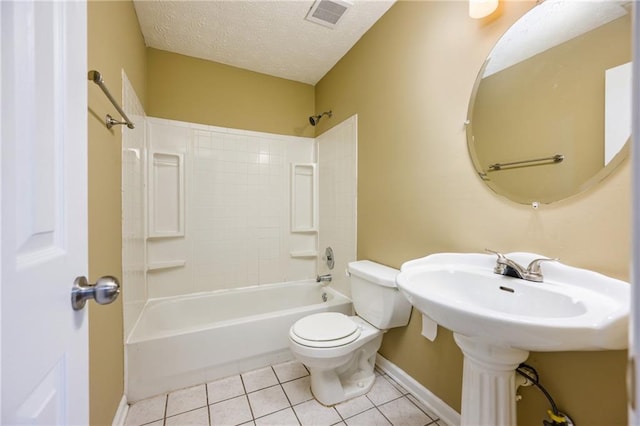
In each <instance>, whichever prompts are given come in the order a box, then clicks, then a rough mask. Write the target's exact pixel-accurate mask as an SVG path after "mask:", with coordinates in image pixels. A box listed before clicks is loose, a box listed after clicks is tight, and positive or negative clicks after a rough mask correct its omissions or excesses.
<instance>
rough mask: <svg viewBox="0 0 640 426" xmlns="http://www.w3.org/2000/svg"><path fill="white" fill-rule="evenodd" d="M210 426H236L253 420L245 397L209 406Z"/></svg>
mask: <svg viewBox="0 0 640 426" xmlns="http://www.w3.org/2000/svg"><path fill="white" fill-rule="evenodd" d="M209 413H210V414H211V425H212V426H213V425H225V426H226V425H238V424H241V423H244V422H248V421H251V420H253V417H252V416H251V410H250V409H249V401H248V400H247V397H246V396H245V395H242V396H239V397H237V398H233V399H228V400H226V401H222V402H218V403H216V404H212V405H210V406H209Z"/></svg>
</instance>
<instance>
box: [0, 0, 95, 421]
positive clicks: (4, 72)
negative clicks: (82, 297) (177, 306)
mask: <svg viewBox="0 0 640 426" xmlns="http://www.w3.org/2000/svg"><path fill="white" fill-rule="evenodd" d="M0 18H1V30H2V50H1V55H2V66H1V68H0V76H1V81H2V86H1V88H0V95H1V100H2V101H1V103H0V115H1V118H2V120H1V121H0V130H1V135H2V136H1V142H2V146H1V151H0V173H1V187H0V206H1V222H0V251H1V259H2V262H1V264H0V269H1V281H0V290H1V291H0V301H1V306H2V308H1V337H2V339H1V361H2V362H1V370H0V376H1V379H2V390H1V404H2V406H1V407H0V411H1V412H2V420H1V421H2V424H5V425H13V424H40V425H53V424H61V425H76V424H78V425H79V424H88V419H89V416H88V347H87V342H88V339H87V325H88V324H87V320H88V317H87V310H86V309H84V310H81V311H74V310H73V309H72V308H71V302H70V299H71V296H70V292H71V286H72V284H73V281H74V279H75V277H76V276H79V275H86V273H87V85H88V81H87V44H86V39H87V34H86V26H87V23H86V22H87V21H86V4H85V3H84V2H82V1H35V2H33V1H16V2H10V1H4V0H3V1H1V2H0Z"/></svg>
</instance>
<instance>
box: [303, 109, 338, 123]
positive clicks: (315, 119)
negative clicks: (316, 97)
mask: <svg viewBox="0 0 640 426" xmlns="http://www.w3.org/2000/svg"><path fill="white" fill-rule="evenodd" d="M323 115H326V116H328V117H331V116H332V115H333V113H332V112H331V111H325V112H323V113H322V114H318V115H312V116H311V117H309V123H311V125H312V126H315V125H316V124H318V123H319V122H320V119H321V118H322V116H323Z"/></svg>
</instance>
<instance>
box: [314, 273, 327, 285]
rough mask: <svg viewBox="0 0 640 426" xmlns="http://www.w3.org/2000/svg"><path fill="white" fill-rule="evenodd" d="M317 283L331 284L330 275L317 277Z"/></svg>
mask: <svg viewBox="0 0 640 426" xmlns="http://www.w3.org/2000/svg"><path fill="white" fill-rule="evenodd" d="M316 282H317V283H329V282H331V274H324V275H318V276H317V277H316Z"/></svg>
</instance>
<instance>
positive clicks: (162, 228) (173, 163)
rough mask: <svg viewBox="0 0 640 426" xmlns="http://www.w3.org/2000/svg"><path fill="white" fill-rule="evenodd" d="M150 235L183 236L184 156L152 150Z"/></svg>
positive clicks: (154, 236)
mask: <svg viewBox="0 0 640 426" xmlns="http://www.w3.org/2000/svg"><path fill="white" fill-rule="evenodd" d="M150 160H151V161H150V167H149V174H150V176H149V238H162V237H182V236H184V156H183V155H182V154H177V153H168V152H151V153H150Z"/></svg>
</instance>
